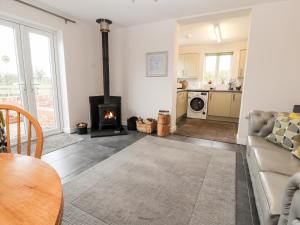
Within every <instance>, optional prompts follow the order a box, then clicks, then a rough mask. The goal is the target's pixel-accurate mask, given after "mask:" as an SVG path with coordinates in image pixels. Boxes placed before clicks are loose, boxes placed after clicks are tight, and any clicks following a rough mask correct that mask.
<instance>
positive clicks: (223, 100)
mask: <svg viewBox="0 0 300 225" xmlns="http://www.w3.org/2000/svg"><path fill="white" fill-rule="evenodd" d="M241 99H242V94H241V93H235V92H210V93H209V101H208V115H209V116H220V117H232V118H239V116H240V108H241Z"/></svg>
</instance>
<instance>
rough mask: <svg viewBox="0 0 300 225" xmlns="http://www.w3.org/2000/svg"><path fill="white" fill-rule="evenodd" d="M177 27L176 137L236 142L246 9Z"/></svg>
mask: <svg viewBox="0 0 300 225" xmlns="http://www.w3.org/2000/svg"><path fill="white" fill-rule="evenodd" d="M178 22H179V40H178V42H179V43H178V45H179V46H178V62H177V102H176V122H177V124H176V126H177V130H176V132H175V134H178V135H184V136H189V137H195V138H200V139H209V140H213V141H221V142H228V143H236V142H237V137H236V136H237V131H238V121H239V116H240V107H241V100H242V93H243V82H244V77H245V71H246V70H245V69H246V61H247V49H248V35H249V29H250V10H242V11H236V12H230V13H223V14H214V15H209V16H203V17H198V18H193V19H186V20H182V21H178Z"/></svg>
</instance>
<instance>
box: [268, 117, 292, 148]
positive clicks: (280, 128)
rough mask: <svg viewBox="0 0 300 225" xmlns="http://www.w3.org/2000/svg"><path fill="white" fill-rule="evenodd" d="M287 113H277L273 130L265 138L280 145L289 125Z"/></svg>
mask: <svg viewBox="0 0 300 225" xmlns="http://www.w3.org/2000/svg"><path fill="white" fill-rule="evenodd" d="M289 121H290V118H289V115H288V114H287V113H280V114H278V116H277V118H276V121H275V124H274V127H273V131H272V133H271V134H269V135H268V136H267V137H266V139H267V140H268V141H270V142H272V143H274V144H278V145H282V142H283V137H284V133H285V131H286V129H287V127H288V125H289Z"/></svg>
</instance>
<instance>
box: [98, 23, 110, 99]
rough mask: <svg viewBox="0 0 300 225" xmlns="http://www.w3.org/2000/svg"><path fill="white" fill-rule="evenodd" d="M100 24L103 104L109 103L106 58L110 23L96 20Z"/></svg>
mask: <svg viewBox="0 0 300 225" xmlns="http://www.w3.org/2000/svg"><path fill="white" fill-rule="evenodd" d="M96 22H97V23H99V24H100V31H101V34H102V62H103V85H104V86H103V87H104V103H105V104H108V103H109V96H110V93H109V56H108V32H109V25H110V24H112V22H111V21H110V20H108V19H97V20H96Z"/></svg>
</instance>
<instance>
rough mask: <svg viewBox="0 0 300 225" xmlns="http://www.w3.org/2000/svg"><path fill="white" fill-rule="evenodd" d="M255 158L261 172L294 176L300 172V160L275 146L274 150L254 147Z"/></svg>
mask: <svg viewBox="0 0 300 225" xmlns="http://www.w3.org/2000/svg"><path fill="white" fill-rule="evenodd" d="M252 152H253V156H254V157H255V161H256V163H257V167H258V170H259V171H269V172H275V173H280V174H284V175H287V176H292V175H293V174H295V173H297V172H300V160H298V159H296V158H295V157H294V156H293V155H292V154H290V152H288V151H286V150H285V149H284V148H280V147H277V146H276V145H273V148H265V147H253V148H252Z"/></svg>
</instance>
